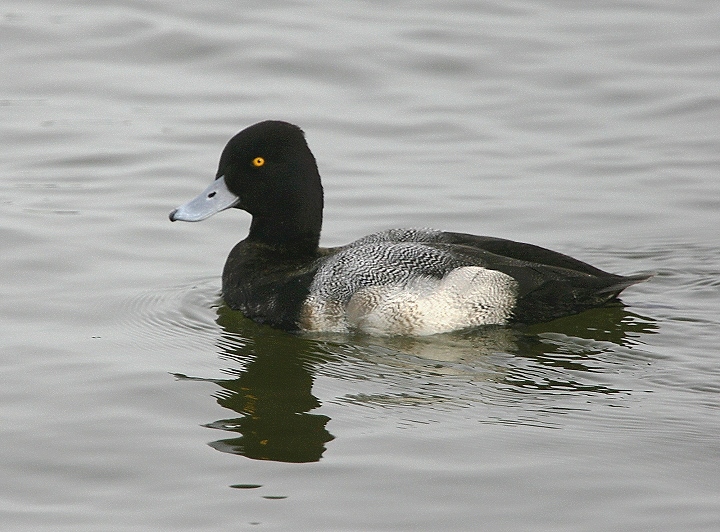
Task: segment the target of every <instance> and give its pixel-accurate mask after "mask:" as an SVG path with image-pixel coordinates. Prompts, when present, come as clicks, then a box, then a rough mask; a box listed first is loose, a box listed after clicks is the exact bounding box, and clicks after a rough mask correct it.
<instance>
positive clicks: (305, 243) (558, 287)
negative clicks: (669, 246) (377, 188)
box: [170, 121, 650, 335]
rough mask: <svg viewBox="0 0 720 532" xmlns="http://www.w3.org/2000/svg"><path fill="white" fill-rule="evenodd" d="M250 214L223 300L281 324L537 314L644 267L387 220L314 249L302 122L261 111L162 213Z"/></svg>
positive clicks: (601, 295)
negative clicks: (187, 197) (394, 225)
mask: <svg viewBox="0 0 720 532" xmlns="http://www.w3.org/2000/svg"><path fill="white" fill-rule="evenodd" d="M230 207H234V208H237V209H243V210H245V211H247V212H249V213H250V214H251V215H252V223H251V225H250V232H249V234H248V236H247V238H246V239H245V240H243V241H241V242H240V243H238V244H237V245H236V246H235V248H234V249H233V250H232V251H231V252H230V255H229V256H228V258H227V262H226V263H225V269H224V271H223V276H222V293H223V297H224V299H225V302H226V303H227V304H228V305H229V306H230V307H231V308H233V309H235V310H239V311H241V312H242V313H243V314H244V315H245V316H247V317H248V318H251V319H253V320H255V321H258V322H261V323H267V324H270V325H272V326H275V327H279V328H282V329H287V330H304V331H327V332H345V331H348V330H362V331H365V332H369V333H373V334H385V335H394V334H407V335H425V334H435V333H441V332H448V331H452V330H457V329H463V328H467V327H474V326H479V325H505V324H508V323H537V322H543V321H550V320H552V319H555V318H558V317H561V316H564V315H568V314H574V313H578V312H581V311H583V310H585V309H588V308H591V307H596V306H600V305H603V304H605V303H608V302H611V301H614V300H616V298H617V296H618V294H619V293H620V292H621V291H622V290H623V289H625V288H627V287H628V286H630V285H632V284H635V283H638V282H640V281H644V280H645V279H647V278H648V277H650V276H649V275H633V276H629V277H625V276H620V275H614V274H611V273H607V272H604V271H602V270H599V269H597V268H595V267H593V266H590V265H589V264H585V263H584V262H581V261H579V260H576V259H573V258H572V257H568V256H566V255H563V254H560V253H557V252H554V251H550V250H548V249H544V248H541V247H538V246H533V245H531V244H523V243H519V242H513V241H510V240H504V239H501V238H492V237H486V236H475V235H468V234H462V233H449V232H440V231H434V230H429V229H390V230H387V231H382V232H380V233H375V234H373V235H369V236H366V237H364V238H361V239H360V240H356V241H355V242H352V243H351V244H348V245H346V246H342V247H337V248H321V247H319V245H318V244H319V241H320V229H321V226H322V211H323V189H322V185H321V183H320V174H319V173H318V168H317V164H316V162H315V157H314V156H313V154H312V153H311V151H310V149H309V148H308V145H307V143H306V141H305V136H304V134H303V132H302V130H301V129H300V128H299V127H297V126H295V125H292V124H289V123H287V122H279V121H266V122H260V123H258V124H255V125H253V126H250V127H248V128H247V129H244V130H243V131H241V132H240V133H238V134H237V135H235V136H234V137H233V138H232V139H230V141H229V142H228V144H227V146H225V149H224V150H223V152H222V155H221V157H220V164H219V168H218V171H217V175H216V178H215V181H214V182H213V183H212V184H211V185H210V186H209V187H208V188H207V189H206V190H205V191H204V192H202V194H200V195H199V196H198V197H197V198H195V199H193V200H191V201H189V202H188V203H186V204H184V205H182V206H180V207H178V208H177V209H175V210H174V211H172V212H171V213H170V220H171V221H175V220H184V221H188V222H197V221H200V220H204V219H205V218H208V217H209V216H212V215H213V214H215V213H217V212H220V211H222V210H225V209H229V208H230Z"/></svg>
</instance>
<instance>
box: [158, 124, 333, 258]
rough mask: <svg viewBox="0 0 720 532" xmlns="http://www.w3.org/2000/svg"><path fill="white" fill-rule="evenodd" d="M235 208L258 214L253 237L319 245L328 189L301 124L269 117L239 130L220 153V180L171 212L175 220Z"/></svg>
mask: <svg viewBox="0 0 720 532" xmlns="http://www.w3.org/2000/svg"><path fill="white" fill-rule="evenodd" d="M230 207H235V208H238V209H243V210H245V211H247V212H249V213H250V214H252V216H253V220H252V224H251V226H250V234H249V235H248V239H249V240H253V241H258V242H264V243H267V244H270V245H282V246H291V247H298V246H300V247H305V246H310V247H313V249H314V248H316V247H317V244H318V241H319V238H320V229H321V226H322V210H323V191H322V185H321V183H320V174H319V173H318V169H317V164H316V162H315V157H313V154H312V152H311V151H310V148H308V145H307V142H305V136H304V134H303V132H302V130H301V129H300V128H299V127H297V126H295V125H293V124H289V123H287V122H280V121H273V120H268V121H266V122H260V123H258V124H255V125H253V126H250V127H248V128H246V129H244V130H242V131H241V132H240V133H238V134H237V135H235V136H234V137H233V138H232V139H230V141H229V142H228V143H227V146H225V149H224V150H223V152H222V155H221V156H220V164H219V166H218V171H217V175H216V177H215V182H214V183H213V184H212V185H210V186H209V187H208V188H207V189H206V190H205V191H204V192H203V193H202V194H200V196H198V197H197V198H195V199H194V200H192V201H190V202H188V203H186V204H185V205H182V206H181V207H178V208H177V209H176V210H174V211H173V212H171V213H170V220H172V221H175V220H184V221H200V220H204V219H205V218H208V217H209V216H212V215H213V214H215V213H217V212H220V211H222V210H225V209H228V208H230Z"/></svg>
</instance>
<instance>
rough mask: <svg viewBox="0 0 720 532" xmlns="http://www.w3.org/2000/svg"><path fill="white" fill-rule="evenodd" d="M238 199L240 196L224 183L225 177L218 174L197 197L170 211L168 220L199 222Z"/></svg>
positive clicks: (236, 201)
mask: <svg viewBox="0 0 720 532" xmlns="http://www.w3.org/2000/svg"><path fill="white" fill-rule="evenodd" d="M239 201H240V198H238V197H237V195H236V194H234V193H233V192H231V191H230V189H229V188H228V187H227V185H226V184H225V177H223V176H220V177H218V178H217V179H216V180H215V181H213V182H212V184H211V185H210V186H209V187H207V188H206V189H205V190H203V191H202V193H201V194H200V195H199V196H198V197H196V198H195V199H192V200H190V201H188V202H187V203H185V204H183V205H180V206H179V207H178V208H177V209H175V210H174V211H172V212H171V213H170V221H171V222H174V221H176V220H181V221H183V222H199V221H201V220H204V219H205V218H210V216H212V215H213V214H216V213H218V212H220V211H224V210H225V209H229V208H230V207H234V206H235V205H237V204H238V202H239Z"/></svg>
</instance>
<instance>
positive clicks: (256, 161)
mask: <svg viewBox="0 0 720 532" xmlns="http://www.w3.org/2000/svg"><path fill="white" fill-rule="evenodd" d="M264 164H265V159H263V158H262V157H255V158H254V159H253V166H255V167H257V168H260V167H261V166H262V165H264Z"/></svg>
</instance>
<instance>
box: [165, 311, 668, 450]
mask: <svg viewBox="0 0 720 532" xmlns="http://www.w3.org/2000/svg"><path fill="white" fill-rule="evenodd" d="M217 323H218V325H220V327H221V328H222V334H221V336H220V338H219V339H218V341H217V347H218V353H219V355H220V357H221V358H222V359H225V360H228V361H231V362H232V367H231V368H230V369H225V370H224V372H225V373H227V374H228V375H229V376H230V377H229V378H226V379H193V380H204V381H210V382H213V383H215V384H216V385H217V386H218V387H219V388H220V390H219V391H217V392H216V393H215V394H214V396H215V399H216V400H217V402H218V404H219V405H221V406H222V407H224V408H227V409H229V410H231V411H233V412H236V413H237V414H238V416H235V417H231V418H226V419H221V420H217V421H214V422H212V423H208V424H206V425H205V426H207V427H210V428H213V429H220V430H223V431H227V432H230V433H235V434H237V436H235V437H232V438H227V439H220V440H216V441H213V442H210V443H209V445H210V446H212V447H213V448H215V449H217V450H219V451H222V452H226V453H232V454H237V455H242V456H246V457H248V458H252V459H258V460H273V461H279V462H314V461H318V460H320V459H321V457H322V455H323V453H324V451H325V444H326V443H327V442H329V441H331V440H332V439H333V435H332V434H330V432H328V430H327V428H326V427H327V424H328V422H329V421H330V418H329V417H327V416H325V415H323V414H319V413H312V411H313V410H315V409H317V408H318V407H320V406H321V404H320V401H319V400H318V398H317V397H315V396H314V395H313V393H312V387H313V381H314V379H315V375H316V373H317V372H318V369H319V368H320V367H321V366H323V365H325V369H324V370H320V371H321V372H325V373H327V372H328V369H330V368H329V367H328V366H331V367H333V368H334V369H333V370H332V371H331V372H330V374H333V373H335V372H337V368H342V374H341V377H340V378H344V379H351V380H352V379H358V380H363V379H367V378H372V377H370V374H374V369H375V370H377V371H379V372H380V374H382V375H384V377H380V376H378V378H382V379H383V381H385V383H386V384H387V394H388V401H380V400H379V399H378V397H377V394H376V395H374V396H373V398H372V399H374V400H377V401H380V403H382V404H386V402H389V403H392V404H395V403H394V402H393V399H397V398H396V397H395V395H397V394H400V396H401V397H402V398H404V400H405V402H407V401H409V400H410V401H411V402H412V400H415V401H416V402H417V404H426V403H425V402H423V401H420V399H427V400H428V401H430V402H445V403H446V404H452V403H454V402H456V401H454V399H457V398H454V397H445V395H448V394H450V395H451V396H454V395H458V397H463V398H464V402H465V403H466V402H467V397H465V396H466V395H467V394H466V393H465V392H466V391H467V390H466V387H465V386H463V385H462V383H463V382H475V383H477V381H478V380H480V381H482V382H483V383H485V384H486V385H484V386H483V387H482V388H481V389H482V390H483V392H482V398H481V399H482V401H483V402H486V403H488V404H490V403H496V404H498V405H505V406H507V405H511V406H513V405H514V406H515V407H517V406H520V407H521V408H522V407H524V408H525V409H529V408H531V407H532V408H537V409H540V410H542V409H543V408H552V407H553V405H552V404H551V405H547V404H546V403H547V398H545V399H543V397H542V396H539V397H536V396H537V392H540V393H541V394H542V393H548V392H549V393H550V395H551V397H554V396H556V395H557V393H563V394H577V393H584V394H587V393H591V394H603V395H605V394H616V393H619V392H620V391H621V390H620V389H616V388H614V387H613V386H607V385H606V384H604V383H599V382H596V381H595V379H593V378H592V376H593V375H596V374H597V373H598V372H600V373H601V374H602V372H603V367H604V366H605V362H604V358H605V356H607V355H608V353H612V352H615V353H617V350H618V349H620V348H624V349H627V348H630V347H632V346H634V345H635V344H636V343H638V340H637V339H638V338H639V336H640V335H642V334H647V333H653V332H654V331H655V330H656V325H655V323H654V322H653V321H652V320H649V319H648V318H644V317H642V316H638V315H636V314H633V313H630V312H628V311H627V310H626V309H625V308H623V307H622V306H617V307H612V308H604V309H595V310H592V311H589V312H586V313H583V314H581V315H578V316H573V317H568V318H563V319H562V320H558V321H556V322H552V323H549V324H543V325H542V326H533V327H532V328H527V329H516V328H489V329H488V328H486V329H483V330H475V331H463V332H459V333H456V334H452V335H440V336H433V337H425V338H403V337H394V338H385V339H382V338H373V337H368V336H366V335H363V336H353V335H344V336H342V337H341V338H331V337H328V336H323V337H315V338H310V337H307V336H301V335H295V334H289V333H286V332H283V331H278V330H275V329H272V328H270V327H264V326H260V325H257V324H256V323H254V322H252V321H250V320H248V319H246V318H244V317H243V316H242V315H241V314H240V313H238V312H234V311H232V310H229V309H228V308H227V307H225V306H221V307H220V308H219V309H218V314H217ZM498 353H502V354H503V355H502V357H500V358H498V356H497V354H498ZM610 357H611V358H612V357H613V355H612V354H610ZM383 368H384V369H383ZM388 370H390V371H389V372H388ZM418 375H421V376H422V379H418V378H417V377H418ZM584 375H585V376H587V377H583V376H584ZM402 376H404V377H403V378H401V377H402ZM179 377H182V378H186V379H187V378H188V377H184V376H179ZM458 377H460V379H458ZM432 384H436V385H437V388H438V390H441V391H442V393H440V394H439V395H438V394H437V393H436V394H433V393H429V388H428V387H429V386H430V385H432ZM430 388H432V386H430ZM456 388H457V389H456ZM474 389H475V390H478V388H474ZM533 390H534V391H535V392H533ZM528 392H532V393H531V395H530V396H529V397H528ZM381 395H382V394H381ZM416 396H417V397H416ZM420 396H422V397H420ZM408 398H410V399H408ZM380 399H382V398H380ZM343 400H344V401H346V402H358V403H363V404H365V403H366V402H367V401H368V398H367V397H366V396H365V395H358V396H356V395H354V394H348V395H345V396H343ZM532 401H535V402H536V403H538V404H535V405H534V406H532V405H530V404H528V402H532ZM460 402H461V403H462V402H463V401H460ZM403 404H405V403H403ZM413 404H414V403H413ZM533 404H534V403H533ZM553 404H554V403H553ZM523 405H524V406H523Z"/></svg>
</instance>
